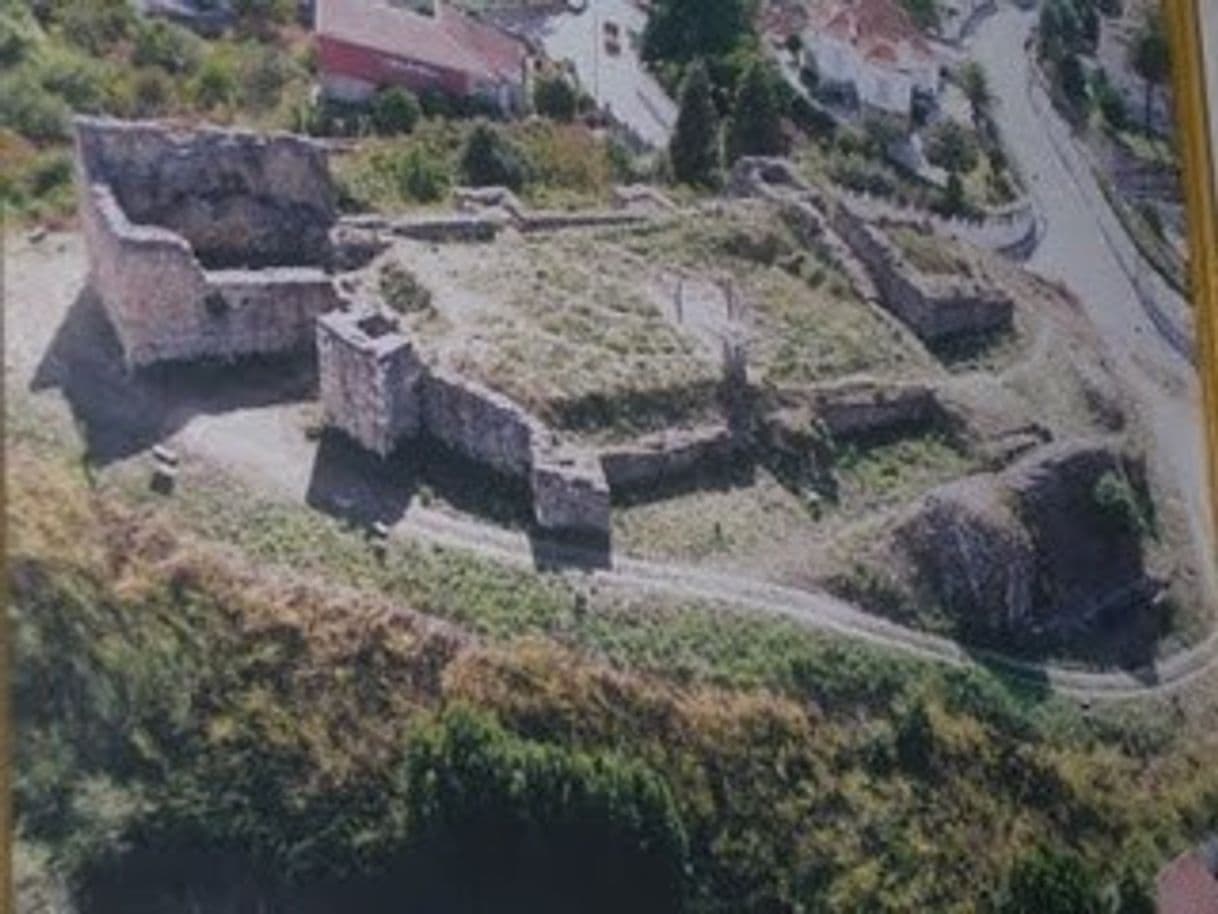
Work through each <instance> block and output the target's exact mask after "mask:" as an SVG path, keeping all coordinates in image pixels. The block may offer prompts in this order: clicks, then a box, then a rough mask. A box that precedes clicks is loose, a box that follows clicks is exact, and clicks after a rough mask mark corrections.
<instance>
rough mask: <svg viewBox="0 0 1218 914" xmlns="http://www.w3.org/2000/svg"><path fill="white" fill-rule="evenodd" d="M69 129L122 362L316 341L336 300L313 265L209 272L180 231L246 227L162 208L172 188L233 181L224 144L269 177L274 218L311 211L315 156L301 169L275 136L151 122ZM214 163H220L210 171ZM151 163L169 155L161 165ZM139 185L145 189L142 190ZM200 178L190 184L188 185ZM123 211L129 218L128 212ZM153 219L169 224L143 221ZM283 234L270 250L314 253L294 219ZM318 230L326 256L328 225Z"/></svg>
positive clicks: (236, 233)
mask: <svg viewBox="0 0 1218 914" xmlns="http://www.w3.org/2000/svg"><path fill="white" fill-rule="evenodd" d="M76 127H77V160H76V172H77V181H78V190H79V197H80V210H81V216H82V221H83V224H84V230H85V238H86V243H87V246H88V249H89V257H90V266H91V281H92V284H93V287H94V289H95V290H96V291H97V293H98V295H99V297H100V298H101V300H102V303H103V305H104V307H105V309H106V313H107V314H108V316H109V318H110V321H111V323H112V324H113V326H114V329H115V332H116V334H117V335H118V337H119V341H120V343H121V344H122V347H123V352H124V356H125V358H126V360H127V363H128V365H130V366H132V367H139V366H143V365H148V364H151V363H154V362H160V361H170V360H186V359H195V358H236V357H240V356H245V355H252V354H261V353H284V352H294V351H298V350H303V349H306V348H308V347H309V346H310V345H312V341H313V339H314V333H315V331H314V326H313V322H314V319H315V318H316V317H317V316H318V315H319V314H322V313H324V312H326V311H328V310H331V309H332V308H335V307H337V306H338V305H339V303H340V301H339V297H338V294H337V291H336V290H335V288H334V285H333V282H332V281H331V279H330V277H329V276H328V275H327V274H326V273H325V271H324V270H323V269H322V267H321V264H320V263H319V264H318V265H314V266H291V267H272V268H268V269H263V270H249V269H217V270H207V269H204V266H203V264H202V263H200V261H199V258H198V256H197V253H198V252H197V251H196V250H195V248H194V247H193V246H192V244H191V239H190V238H188V237H187V236H186V235H185V234H183V233H182V231H180V230H179V229H180V228H181V226H182V224H184V223H185V222H192V221H196V222H199V225H198V226H187V228H188V229H190V228H198V229H199V230H200V231H202V230H203V229H202V228H200V226H202V224H203V223H204V222H207V223H208V225H207V227H206V232H209V233H212V234H217V235H221V234H222V235H224V236H225V239H226V240H225V243H232V244H243V243H245V242H246V241H249V240H250V237H251V236H250V234H249V232H248V231H247V232H245V233H242V232H241V231H240V230H239V229H238V228H236V227H234V226H233V225H232V224H231V221H230V219H229V218H228V217H226V216H224V215H223V214H219V215H216V221H215V223H214V224H212V223H210V222H208V218H206V217H205V216H203V215H200V214H199V212H194V211H192V210H191V209H190V205H188V204H187V203H186V202H185V201H184V199H183V200H181V201H179V202H181V206H180V207H178V208H176V209H175V208H174V207H173V206H172V205H170V203H169V202H167V201H169V200H170V199H171V198H172V199H178V198H176V197H173V193H178V194H187V193H188V190H189V189H190V188H191V187H195V188H196V189H197V190H198V191H199V192H200V193H202V194H204V195H205V196H206V194H208V193H209V192H211V190H214V187H212V184H214V183H215V182H217V181H219V182H220V183H223V182H224V181H225V180H227V179H226V178H225V176H226V175H228V176H229V177H231V176H232V173H231V171H230V170H226V169H227V168H228V166H227V165H226V164H225V154H226V152H225V151H226V150H228V149H229V145H231V146H232V147H233V148H235V149H237V150H239V151H240V154H239V155H238V154H237V153H232V155H233V156H234V157H235V158H236V159H237V160H239V161H240V162H242V163H245V164H246V165H248V166H249V167H250V168H251V169H252V172H251V174H249V175H246V178H247V179H248V180H256V179H258V178H259V177H260V176H261V177H265V178H266V180H267V181H268V182H269V184H268V188H269V189H264V191H262V195H263V197H264V198H269V197H270V196H273V195H274V194H278V193H282V194H284V195H285V197H286V199H287V200H288V201H289V204H288V205H287V209H286V210H284V211H283V212H282V213H281V215H283V218H284V219H285V220H286V219H288V217H289V215H290V214H291V213H295V212H296V211H297V210H298V209H299V206H306V204H304V203H302V202H300V201H302V200H305V199H308V198H313V197H315V196H316V195H317V194H318V193H320V191H318V190H317V188H316V186H315V184H314V178H315V177H316V175H315V173H314V167H315V166H316V165H317V163H316V161H315V160H314V159H312V158H309V157H305V159H304V160H303V161H304V162H305V163H306V164H305V165H303V166H302V165H301V164H300V161H299V160H298V158H297V156H296V154H295V152H293V151H292V150H294V147H293V146H292V145H291V144H290V143H286V142H285V141H283V139H282V138H280V139H276V140H269V139H268V140H265V141H262V140H261V139H260V138H258V137H256V136H254V135H252V134H231V135H230V134H229V133H227V132H224V131H216V130H205V131H200V132H198V133H173V132H171V131H169V130H167V129H166V128H163V127H160V126H159V125H156V124H151V123H145V122H141V123H134V124H127V123H122V122H117V121H102V120H97V119H93V118H79V119H77V122H76ZM229 140H231V144H229V143H228V141H229ZM145 142H146V143H147V145H142V144H144V143H145ZM284 150H287V151H284ZM259 155H265V157H266V161H265V162H263V163H262V164H261V165H258V166H256V167H255V166H253V165H249V163H250V162H257V161H258V157H259ZM210 156H214V157H215V159H216V162H214V163H213V164H211V165H209V164H208V162H209V161H210V159H209V157H210ZM158 157H163V158H164V159H165V160H166V161H164V162H162V163H161V165H160V166H158V164H157V163H158V162H159V161H160V160H159V159H158ZM323 164H324V161H323ZM158 167H162V169H163V174H161V173H158V172H157V168H158ZM209 168H211V169H212V170H211V171H208V169H209ZM192 169H193V171H192ZM158 174H160V177H157V175H158ZM167 175H172V176H173V177H172V178H170V177H167ZM323 177H324V171H323ZM112 178H113V180H114V182H115V183H112V182H111V179H112ZM144 178H147V180H148V181H149V182H151V183H150V186H148V187H143V186H142V185H141V183H140V182H141V180H143V179H144ZM196 179H197V182H198V183H197V185H196V184H194V183H192V182H193V181H195V180H196ZM209 181H210V182H212V184H209V183H208V182H209ZM298 185H299V186H298ZM225 186H226V187H228V186H231V187H232V188H233V193H234V194H236V193H237V188H239V187H240V186H243V185H241V183H240V181H234V182H230V184H226V185H225ZM327 187H328V183H327ZM171 188H172V193H171V191H170V189H171ZM326 192H328V191H326ZM158 195H160V196H158ZM162 198H163V199H162ZM158 200H159V201H160V202H159V203H156V202H155V201H158ZM128 204H131V205H133V206H134V211H131V210H128V209H127V206H128ZM162 204H163V205H165V206H168V207H169V209H168V210H167V211H166V212H165V213H164V214H161V213H159V212H157V207H158V206H160V205H162ZM298 204H299V206H298ZM319 205H320V204H319ZM237 208H238V209H239V207H237ZM306 208H308V207H307V206H306ZM233 211H235V210H233ZM133 212H134V215H133ZM184 214H185V215H184ZM159 215H164V217H165V218H166V219H167V220H168V224H166V225H159V224H143V222H144V221H145V220H146V219H149V218H152V217H157V216H159ZM231 215H232V212H229V216H231ZM281 228H282V229H283V231H284V233H285V234H284V235H283V237H282V238H280V239H279V241H278V242H276V243H283V244H288V243H289V242H290V243H291V244H294V245H298V248H299V249H298V252H297V253H298V254H300V256H305V255H307V254H308V253H309V249H310V245H311V244H312V240H311V233H312V227H311V224H309V223H307V222H306V223H301V224H297V223H296V222H292V223H291V224H287V223H285V225H284V226H282V227H281ZM297 230H298V231H299V234H296V232H297ZM250 231H253V232H254V233H255V235H258V231H259V229H258V228H257V226H254V227H253V228H252V229H250ZM323 235H324V236H325V239H326V240H325V242H324V247H325V249H326V250H327V251H328V248H329V240H328V239H329V227H328V225H327V226H326V227H325V229H324V232H323ZM260 237H261V236H259V237H255V238H254V240H253V241H252V242H251V243H252V244H253V245H254V247H255V249H258V246H259V245H260V244H263V242H264V241H265V240H266V239H265V238H263V239H262V240H259V238H260ZM267 243H269V242H267ZM317 253H321V252H320V251H319V252H317ZM272 259H273V258H272Z"/></svg>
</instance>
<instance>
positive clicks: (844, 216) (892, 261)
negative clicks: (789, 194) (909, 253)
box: [830, 201, 1015, 342]
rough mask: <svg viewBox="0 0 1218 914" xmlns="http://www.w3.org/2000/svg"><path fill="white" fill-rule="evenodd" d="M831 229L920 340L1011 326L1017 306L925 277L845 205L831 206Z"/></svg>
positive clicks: (963, 283) (964, 282)
mask: <svg viewBox="0 0 1218 914" xmlns="http://www.w3.org/2000/svg"><path fill="white" fill-rule="evenodd" d="M830 223H831V225H832V227H833V230H834V231H835V232H836V233H837V234H839V235H840V236H841V237H842V238H843V239H844V240H845V241H846V243H847V244H848V245H849V246H850V248H851V250H852V251H853V252H854V254H855V256H856V257H858V259H859V260H861V261H862V262H863V264H864V266H865V267H866V268H867V271H868V272H869V273H870V274H871V278H872V280H873V281H874V282H875V285H876V289H877V291H878V293H879V300H880V303H881V304H882V305H883V306H884V307H885V308H886V309H888V311H890V312H891V313H892V314H893V315H895V316H896V317H897V318H898V319H900V320H901V321H903V322H904V323H905V324H906V325H908V326H909V328H910V329H911V330H913V331H914V333H916V334H917V335H918V336H919V337H920V338H921V339H923V340H925V341H927V342H936V341H939V340H942V339H945V338H948V337H952V336H957V335H960V334H972V333H984V332H988V331H992V330H999V329H1002V328H1005V327H1009V326H1010V325H1011V321H1012V317H1013V315H1014V310H1015V304H1014V302H1013V301H1012V300H1011V298H1010V297H1009V296H1007V295H1004V294H1002V293H1001V292H1000V291H999V290H997V289H994V288H991V287H988V286H986V285H985V284H983V283H981V282H978V281H977V280H975V279H971V278H969V279H966V278H963V277H959V278H957V277H951V278H946V277H930V276H925V275H923V274H922V273H921V272H919V271H918V270H917V269H916V268H915V267H914V266H913V264H911V263H910V262H909V260H908V259H907V258H906V257H905V256H904V255H903V254H902V253H901V251H900V250H899V249H898V248H897V246H896V245H895V244H894V243H893V242H892V240H891V239H889V238H888V236H887V235H886V234H885V233H884V231H883V230H882V229H880V228H878V227H877V226H874V225H872V224H870V223H868V222H867V221H866V220H864V219H863V218H861V217H860V216H858V215H857V214H855V213H854V212H852V211H851V210H850V208H849V207H848V206H847V205H846V204H845V203H844V202H841V201H838V202H837V203H835V204H833V205H832V207H831V214H830Z"/></svg>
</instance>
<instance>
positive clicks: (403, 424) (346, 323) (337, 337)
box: [317, 308, 609, 537]
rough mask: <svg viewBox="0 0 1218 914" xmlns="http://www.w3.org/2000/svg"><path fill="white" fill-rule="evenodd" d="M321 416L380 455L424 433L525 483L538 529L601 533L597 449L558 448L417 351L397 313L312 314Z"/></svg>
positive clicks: (493, 397) (603, 500)
mask: <svg viewBox="0 0 1218 914" xmlns="http://www.w3.org/2000/svg"><path fill="white" fill-rule="evenodd" d="M317 351H318V371H319V374H320V382H319V386H320V389H321V401H322V408H323V416H324V419H325V422H326V424H327V425H329V426H331V427H333V428H336V429H338V430H339V431H341V432H343V433H344V434H346V435H347V436H348V437H350V438H351V439H353V440H354V441H356V442H357V443H358V444H360V445H362V446H363V447H365V448H367V449H368V450H370V451H372V452H373V453H376V454H379V455H380V456H382V457H387V456H388V455H389V454H390V453H392V452H393V451H394V450H395V449H396V448H397V447H399V446H400V445H402V444H404V443H407V442H409V441H411V440H415V439H417V438H419V437H420V436H423V435H425V436H427V437H429V438H431V439H433V440H435V441H437V442H439V443H441V444H443V445H444V446H445V447H447V448H448V449H450V450H451V451H453V452H455V453H457V454H460V455H461V456H462V457H465V458H467V459H469V460H471V461H474V462H476V463H479V464H482V465H483V466H486V467H487V468H488V469H490V470H492V471H494V472H496V473H499V474H502V475H503V476H506V477H510V478H512V479H517V480H523V481H525V482H527V483H528V484H529V485H530V487H531V489H532V492H533V507H534V515H535V517H536V519H537V523H538V525H539V526H540V527H541V528H542V529H545V530H562V531H575V532H579V533H582V534H594V535H597V536H601V537H606V536H608V534H609V486H608V483H607V482H606V481H605V476H604V473H603V471H602V470H601V467H600V464H599V462H598V461H597V460H596V455H595V454H593V453H591V452H588V451H582V450H577V449H573V448H564V447H562V446H560V445H559V444H558V443H557V441H556V440H555V436H554V435H553V434H552V433H551V432H550V431H549V429H547V428H546V427H545V426H544V425H543V424H542V422H541V421H540V420H539V419H537V418H536V417H534V416H532V415H531V414H530V413H528V412H527V411H526V410H525V409H523V408H522V407H521V406H519V405H518V404H516V403H515V402H513V401H512V400H511V399H509V398H508V397H505V396H503V395H502V394H499V393H497V392H495V391H493V390H489V389H487V388H485V387H482V386H481V385H479V384H477V383H475V382H473V381H470V380H468V379H466V378H463V377H461V376H459V375H457V374H454V373H452V372H450V371H447V370H445V369H437V368H431V367H429V366H427V365H425V364H424V363H423V361H422V360H421V359H420V358H419V357H418V355H417V353H416V352H415V350H414V347H413V346H412V345H411V343H410V341H409V340H408V339H407V338H406V337H405V336H404V335H402V333H401V332H400V331H399V325H398V323H397V321H396V320H395V319H394V318H392V317H389V316H387V315H385V314H382V313H379V312H376V311H372V310H370V309H367V308H359V309H354V310H352V311H349V312H336V313H332V314H327V315H325V316H323V317H321V318H320V319H318V321H317Z"/></svg>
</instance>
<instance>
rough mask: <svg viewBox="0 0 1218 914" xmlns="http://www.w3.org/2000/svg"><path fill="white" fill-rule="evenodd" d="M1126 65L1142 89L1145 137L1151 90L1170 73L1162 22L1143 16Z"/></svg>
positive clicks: (1169, 58)
mask: <svg viewBox="0 0 1218 914" xmlns="http://www.w3.org/2000/svg"><path fill="white" fill-rule="evenodd" d="M1129 54H1130V60H1129V65H1130V66H1131V67H1133V70H1134V72H1135V73H1137V74H1138V76H1140V77H1141V78H1142V81H1143V83H1144V85H1145V88H1146V111H1145V117H1144V120H1143V125H1144V126H1145V129H1146V132H1147V134H1149V133H1150V132H1151V116H1152V115H1153V113H1154V111H1153V108H1154V91H1155V86H1158V85H1159V84H1161V83H1163V82H1164V81H1166V79H1167V76H1168V73H1169V72H1170V70H1171V49H1170V47H1169V46H1168V43H1167V34H1166V32H1164V30H1163V22H1162V20H1161V19H1160V18H1159V17H1158V16H1157V15H1155V14H1153V13H1151V14H1149V15H1147V17H1146V19H1145V20H1144V21H1143V23H1142V27H1141V28H1140V29H1139V30H1138V32H1137V34H1136V35H1134V38H1133V43H1132V44H1131V45H1130V49H1129Z"/></svg>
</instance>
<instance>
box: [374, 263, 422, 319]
mask: <svg viewBox="0 0 1218 914" xmlns="http://www.w3.org/2000/svg"><path fill="white" fill-rule="evenodd" d="M380 291H381V298H383V299H384V300H385V304H387V305H388V306H389V307H390V308H392V309H393V310H394V311H397V312H398V313H399V314H411V313H413V312H417V311H430V310H431V290H430V289H428V288H427V287H426V286H425V285H423V284H422V283H421V282H419V279H418V277H417V276H415V275H414V273H412V272H411V271H410V270H408V269H407V268H406V267H404V266H402V265H401V264H400V263H387V264H385V266H384V267H382V268H381V277H380Z"/></svg>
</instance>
